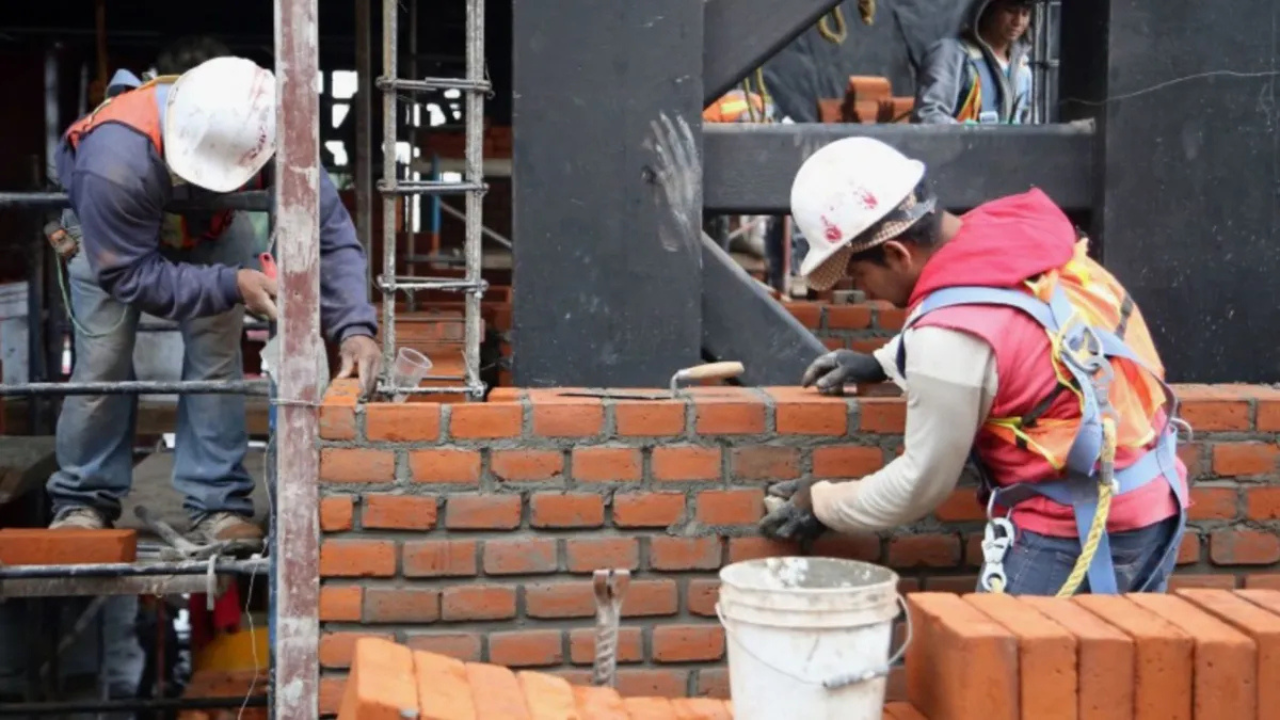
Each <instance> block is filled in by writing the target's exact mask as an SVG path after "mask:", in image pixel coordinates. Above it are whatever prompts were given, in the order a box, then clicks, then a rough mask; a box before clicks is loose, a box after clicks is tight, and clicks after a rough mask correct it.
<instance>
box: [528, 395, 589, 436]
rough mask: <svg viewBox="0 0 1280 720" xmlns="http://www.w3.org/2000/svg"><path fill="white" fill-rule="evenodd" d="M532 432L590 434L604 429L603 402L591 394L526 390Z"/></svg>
mask: <svg viewBox="0 0 1280 720" xmlns="http://www.w3.org/2000/svg"><path fill="white" fill-rule="evenodd" d="M530 399H532V400H533V432H534V433H535V434H537V435H545V436H547V437H591V436H594V435H599V434H600V432H601V431H602V430H604V405H603V404H602V403H601V402H600V400H598V399H595V398H563V397H549V396H540V395H534V394H533V393H531V394H530Z"/></svg>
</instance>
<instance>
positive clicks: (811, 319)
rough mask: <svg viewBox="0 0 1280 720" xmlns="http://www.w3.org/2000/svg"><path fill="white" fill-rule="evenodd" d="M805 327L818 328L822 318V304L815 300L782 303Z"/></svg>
mask: <svg viewBox="0 0 1280 720" xmlns="http://www.w3.org/2000/svg"><path fill="white" fill-rule="evenodd" d="M782 306H783V307H784V308H786V309H787V312H789V313H791V314H792V315H793V316H794V317H795V319H797V320H799V321H800V322H801V324H803V325H804V326H805V327H807V328H809V329H811V330H816V329H817V328H818V325H819V324H820V323H821V320H822V306H821V305H819V304H818V303H814V302H788V303H783V305H782Z"/></svg>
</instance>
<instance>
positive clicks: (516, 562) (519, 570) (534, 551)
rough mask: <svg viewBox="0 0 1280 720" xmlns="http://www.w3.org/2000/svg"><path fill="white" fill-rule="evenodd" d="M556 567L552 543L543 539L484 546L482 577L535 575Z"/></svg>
mask: <svg viewBox="0 0 1280 720" xmlns="http://www.w3.org/2000/svg"><path fill="white" fill-rule="evenodd" d="M559 567H560V561H559V559H558V557H557V555H556V541H555V540H548V539H544V538H520V539H519V540H487V541H485V544H484V572H485V574H486V575H538V574H546V573H553V572H555V571H556V570H558V569H559Z"/></svg>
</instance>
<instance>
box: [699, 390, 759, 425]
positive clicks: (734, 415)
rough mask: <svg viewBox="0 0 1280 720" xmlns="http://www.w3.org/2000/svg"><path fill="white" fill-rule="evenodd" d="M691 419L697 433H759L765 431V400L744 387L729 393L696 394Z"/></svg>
mask: <svg viewBox="0 0 1280 720" xmlns="http://www.w3.org/2000/svg"><path fill="white" fill-rule="evenodd" d="M693 418H694V422H693V427H694V432H696V433H698V434H699V435H758V434H760V433H762V432H764V400H763V399H762V398H760V397H758V396H755V395H753V394H751V393H750V392H749V391H746V390H744V391H743V392H742V393H741V394H737V395H732V396H710V397H707V396H695V398H694V405H693Z"/></svg>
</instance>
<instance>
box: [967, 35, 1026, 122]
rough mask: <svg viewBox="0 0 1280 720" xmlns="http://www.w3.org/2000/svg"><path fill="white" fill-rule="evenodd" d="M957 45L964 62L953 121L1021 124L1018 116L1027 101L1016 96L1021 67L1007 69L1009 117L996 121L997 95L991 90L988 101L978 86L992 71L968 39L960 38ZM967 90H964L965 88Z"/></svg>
mask: <svg viewBox="0 0 1280 720" xmlns="http://www.w3.org/2000/svg"><path fill="white" fill-rule="evenodd" d="M960 44H961V45H962V46H963V47H964V50H965V53H966V54H967V55H968V60H967V62H966V63H965V77H964V82H963V83H961V85H960V88H961V94H960V97H959V98H958V102H957V105H956V108H957V109H956V114H955V118H956V120H958V121H959V122H962V123H965V122H973V123H983V124H987V123H1008V124H1018V123H1021V122H1022V121H1023V118H1022V116H1023V115H1024V114H1025V113H1026V109H1027V103H1028V102H1029V101H1030V98H1028V97H1024V96H1023V95H1022V94H1021V93H1019V88H1018V83H1019V80H1020V73H1021V72H1022V69H1021V68H1011V71H1012V72H1011V73H1010V76H1009V78H1008V80H1009V83H1010V85H1011V87H1010V90H1011V92H1012V93H1013V95H1014V97H1013V102H1012V103H1011V105H1010V109H1009V117H1008V118H1007V119H1004V120H1002V119H1001V118H1000V116H1001V112H1000V104H999V102H1000V100H999V98H1000V94H999V92H998V91H993V95H992V98H991V99H990V101H988V98H986V97H985V96H984V95H983V92H982V83H983V78H984V77H991V76H992V73H994V72H997V71H996V70H993V69H992V68H991V66H990V64H989V63H988V62H987V56H986V55H985V54H984V53H983V52H982V48H980V47H978V46H977V45H975V44H973V43H972V42H970V41H969V40H964V39H962V40H961V41H960ZM966 87H967V88H968V90H967V91H965V88H966Z"/></svg>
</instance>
